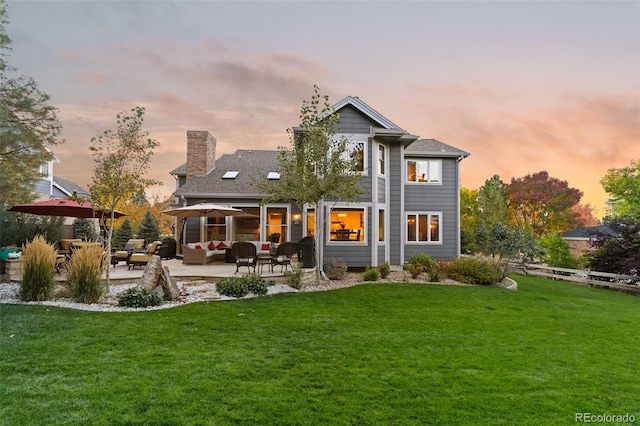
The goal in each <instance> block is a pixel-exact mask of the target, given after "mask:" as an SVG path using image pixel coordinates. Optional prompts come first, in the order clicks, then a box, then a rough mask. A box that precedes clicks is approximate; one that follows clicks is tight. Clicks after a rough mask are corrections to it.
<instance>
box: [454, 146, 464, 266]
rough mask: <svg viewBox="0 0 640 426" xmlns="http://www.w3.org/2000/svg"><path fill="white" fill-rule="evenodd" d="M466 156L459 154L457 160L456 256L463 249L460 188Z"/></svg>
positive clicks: (458, 255)
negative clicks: (461, 171) (462, 162)
mask: <svg viewBox="0 0 640 426" xmlns="http://www.w3.org/2000/svg"><path fill="white" fill-rule="evenodd" d="M464 158H465V157H464V156H462V155H461V156H459V157H458V159H457V161H456V174H457V177H458V179H457V182H456V204H457V205H458V214H457V217H458V220H457V222H458V223H457V234H458V238H457V239H456V252H457V255H456V257H458V258H459V257H460V255H461V254H462V253H461V250H462V243H461V242H460V240H461V239H462V234H461V226H460V219H461V216H462V213H461V211H460V207H461V206H460V189H461V185H460V162H461V161H462V160H463V159H464Z"/></svg>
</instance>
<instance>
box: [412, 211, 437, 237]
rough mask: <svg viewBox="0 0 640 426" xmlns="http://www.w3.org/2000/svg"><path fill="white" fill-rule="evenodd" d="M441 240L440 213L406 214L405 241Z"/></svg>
mask: <svg viewBox="0 0 640 426" xmlns="http://www.w3.org/2000/svg"><path fill="white" fill-rule="evenodd" d="M441 240H442V213H409V214H407V242H422V243H439V242H441Z"/></svg>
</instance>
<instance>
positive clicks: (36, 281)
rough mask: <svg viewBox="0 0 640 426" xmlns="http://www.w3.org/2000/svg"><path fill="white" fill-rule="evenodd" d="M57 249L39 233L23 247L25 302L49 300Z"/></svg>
mask: <svg viewBox="0 0 640 426" xmlns="http://www.w3.org/2000/svg"><path fill="white" fill-rule="evenodd" d="M56 255H57V252H56V249H55V247H53V246H52V245H51V244H49V243H47V240H45V238H44V237H43V236H42V235H37V236H36V237H35V238H34V239H33V240H32V241H31V242H30V243H27V244H26V245H24V246H23V248H22V261H23V263H24V272H23V274H22V285H21V286H20V299H22V300H23V301H25V302H29V301H40V300H47V299H49V297H50V296H51V292H52V291H53V287H54V284H55V280H54V277H53V275H54V266H55V263H56Z"/></svg>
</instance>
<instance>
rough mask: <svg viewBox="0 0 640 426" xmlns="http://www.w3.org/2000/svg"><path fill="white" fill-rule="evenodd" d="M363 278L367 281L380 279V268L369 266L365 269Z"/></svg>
mask: <svg viewBox="0 0 640 426" xmlns="http://www.w3.org/2000/svg"><path fill="white" fill-rule="evenodd" d="M363 279H364V280H365V281H378V280H379V279H380V270H378V268H376V267H375V266H374V267H370V266H368V267H367V269H366V270H365V271H364V276H363Z"/></svg>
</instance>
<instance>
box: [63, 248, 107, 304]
mask: <svg viewBox="0 0 640 426" xmlns="http://www.w3.org/2000/svg"><path fill="white" fill-rule="evenodd" d="M105 265H107V259H106V254H105V252H104V250H103V248H102V247H100V246H99V245H88V246H84V247H81V248H79V249H78V250H76V251H74V253H73V256H72V258H71V260H70V261H69V266H68V267H67V282H68V284H69V289H70V291H71V297H73V299H74V300H75V301H76V302H80V303H96V302H97V301H98V299H100V297H102V295H103V294H104V293H105V290H106V285H105V283H104V282H103V281H102V280H101V279H100V276H101V275H102V271H103V269H104V267H105Z"/></svg>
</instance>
